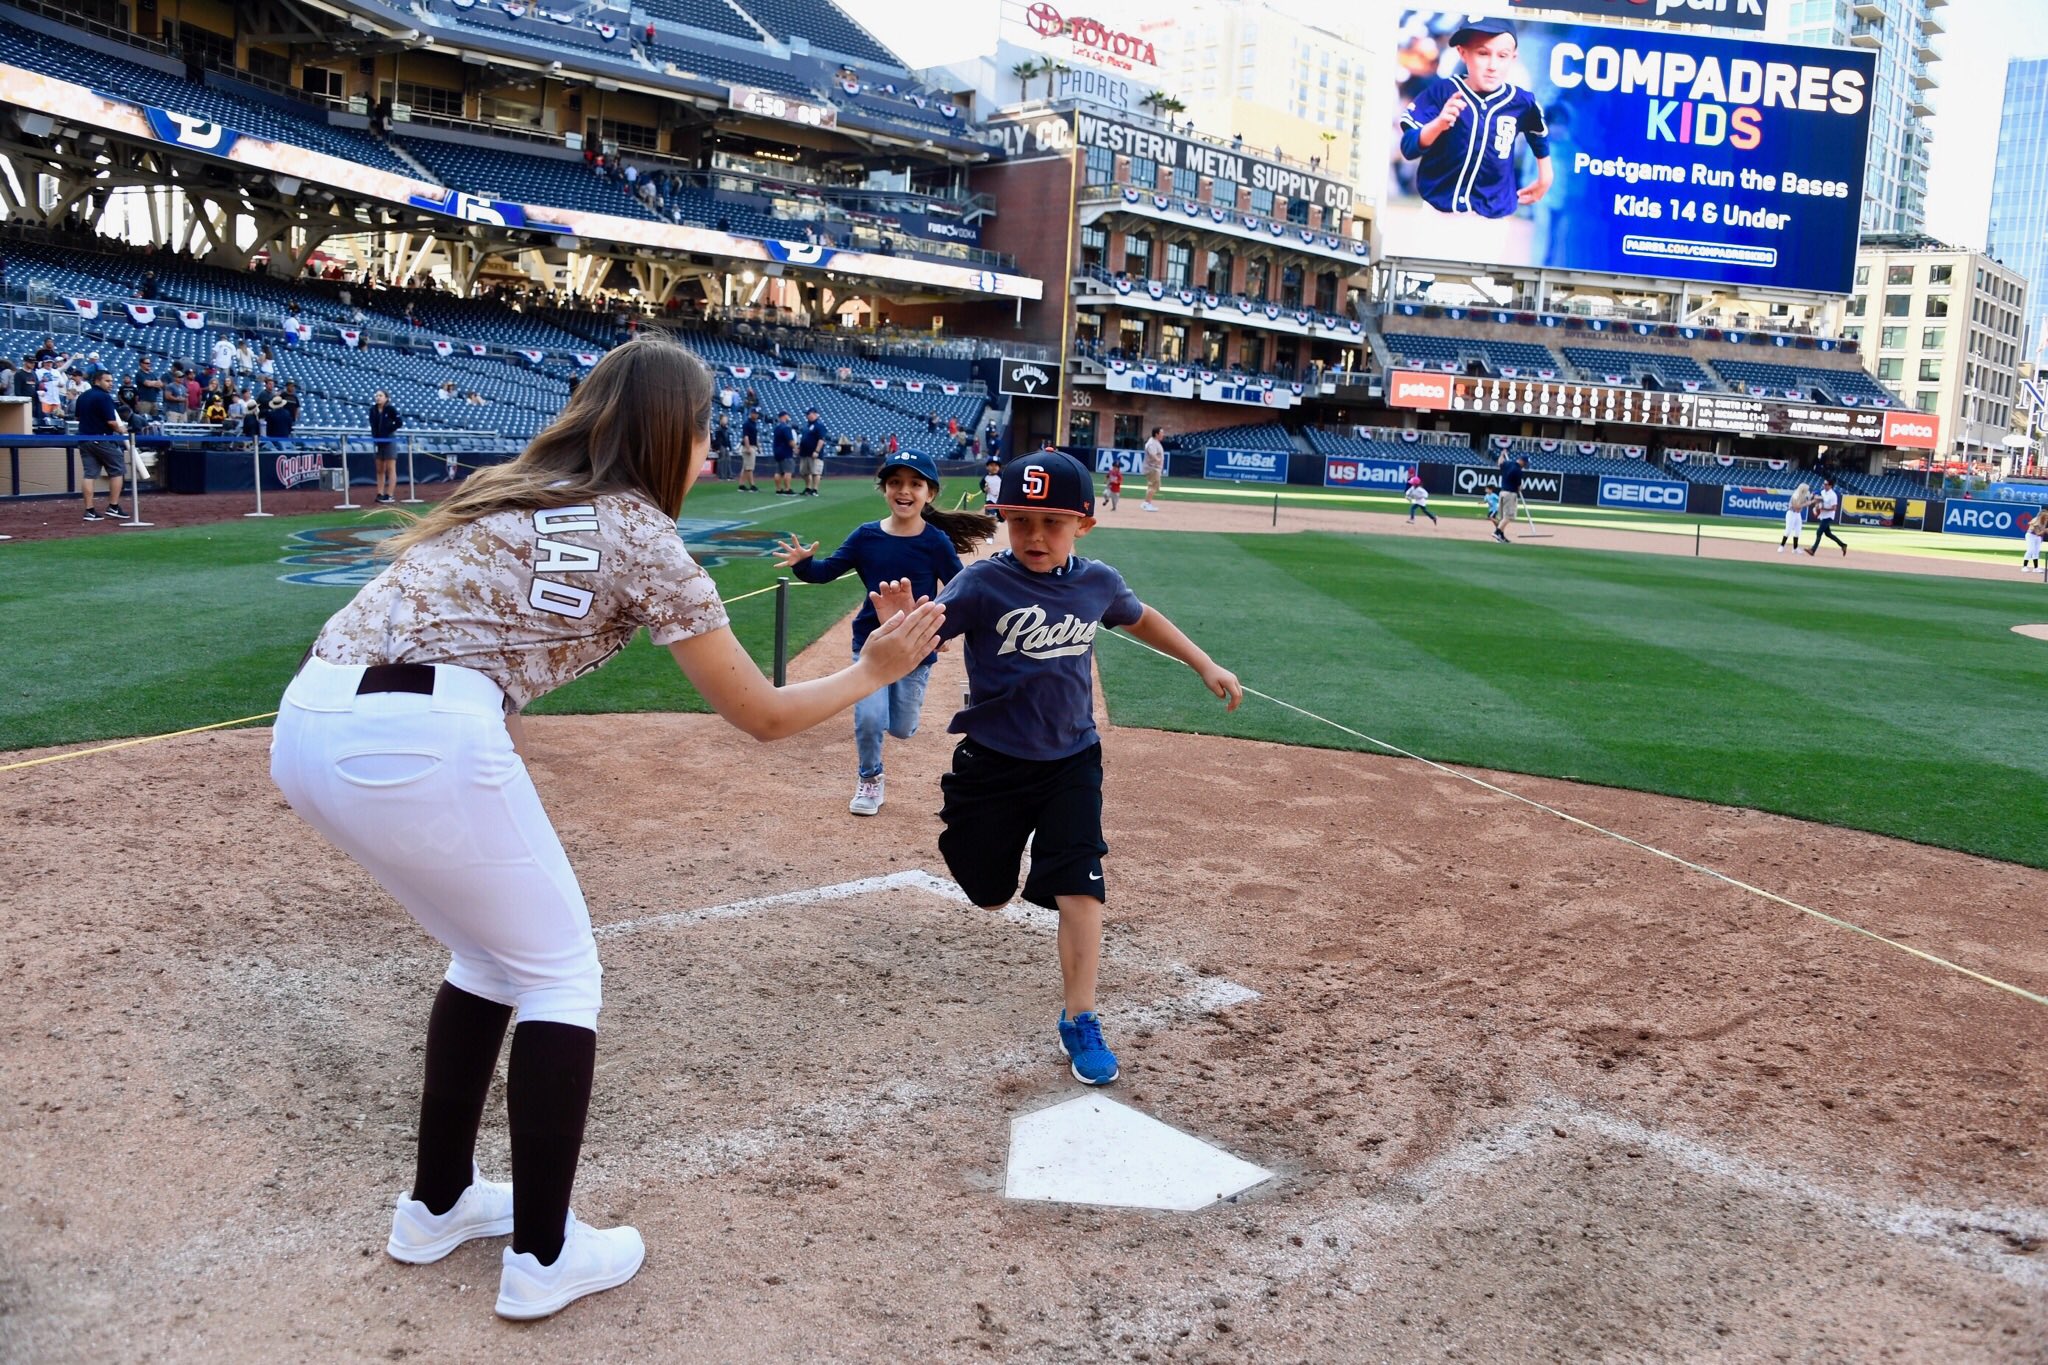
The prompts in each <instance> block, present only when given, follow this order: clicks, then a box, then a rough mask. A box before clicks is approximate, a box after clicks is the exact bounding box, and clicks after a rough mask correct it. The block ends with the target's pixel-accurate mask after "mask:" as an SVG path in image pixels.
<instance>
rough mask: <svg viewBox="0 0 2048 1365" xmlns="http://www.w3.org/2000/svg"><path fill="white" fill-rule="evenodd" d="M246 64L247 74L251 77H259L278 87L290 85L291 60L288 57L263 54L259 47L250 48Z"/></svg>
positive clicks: (269, 53)
mask: <svg viewBox="0 0 2048 1365" xmlns="http://www.w3.org/2000/svg"><path fill="white" fill-rule="evenodd" d="M248 62H249V74H250V75H252V76H261V77H262V78H263V79H264V80H266V81H273V82H275V83H276V84H278V85H290V84H291V83H292V59H291V58H289V57H283V56H279V55H278V54H277V53H275V52H265V51H264V50H263V49H262V48H260V47H252V48H250V49H249V56H248Z"/></svg>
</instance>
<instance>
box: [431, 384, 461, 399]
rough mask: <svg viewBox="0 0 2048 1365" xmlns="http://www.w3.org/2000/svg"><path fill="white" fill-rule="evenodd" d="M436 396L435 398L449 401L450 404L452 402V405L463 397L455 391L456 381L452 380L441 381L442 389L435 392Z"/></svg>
mask: <svg viewBox="0 0 2048 1365" xmlns="http://www.w3.org/2000/svg"><path fill="white" fill-rule="evenodd" d="M434 396H435V397H436V398H440V399H444V400H446V401H448V402H451V403H452V402H454V401H455V400H456V399H457V398H460V397H461V396H462V395H461V394H459V393H457V392H456V391H455V381H454V380H452V379H444V380H442V381H441V387H440V388H439V389H437V390H435V392H434Z"/></svg>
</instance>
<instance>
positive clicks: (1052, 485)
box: [995, 450, 1095, 517]
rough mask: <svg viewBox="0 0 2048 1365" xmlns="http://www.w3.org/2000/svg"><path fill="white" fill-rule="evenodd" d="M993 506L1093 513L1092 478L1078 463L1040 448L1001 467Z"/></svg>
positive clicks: (1017, 509) (1032, 510)
mask: <svg viewBox="0 0 2048 1365" xmlns="http://www.w3.org/2000/svg"><path fill="white" fill-rule="evenodd" d="M995 506H997V507H999V508H1003V509H1005V510H1013V509H1014V510H1015V511H1019V512H1069V513H1072V514H1073V515H1074V516H1077V517H1092V516H1094V515H1095V480H1094V479H1093V478H1092V477H1090V476H1089V473H1088V471H1087V470H1085V469H1083V468H1082V467H1081V462H1080V461H1079V460H1077V459H1075V458H1074V457H1073V456H1071V455H1067V454H1063V453H1062V452H1060V451H1057V450H1041V451H1039V452H1037V453H1036V454H1034V455H1027V456H1025V457H1024V458H1023V459H1021V460H1012V461H1010V462H1009V463H1008V464H1006V465H1004V466H1003V478H1002V482H1001V483H1000V484H998V485H997V486H996V500H995Z"/></svg>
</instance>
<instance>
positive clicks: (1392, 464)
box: [1323, 455, 1415, 493]
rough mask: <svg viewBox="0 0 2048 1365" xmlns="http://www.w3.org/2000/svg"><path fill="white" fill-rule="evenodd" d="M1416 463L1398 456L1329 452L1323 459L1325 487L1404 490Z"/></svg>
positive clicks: (1396, 491) (1395, 491)
mask: <svg viewBox="0 0 2048 1365" xmlns="http://www.w3.org/2000/svg"><path fill="white" fill-rule="evenodd" d="M1414 470H1415V466H1414V465H1412V464H1404V463H1402V462H1401V461H1399V460H1362V459H1358V458H1355V457H1353V456H1349V455H1331V456H1328V457H1326V458H1325V459H1324V460H1323V487H1325V488H1384V489H1387V490H1388V491H1389V492H1394V493H1403V492H1406V491H1407V489H1408V476H1409V474H1411V473H1413V472H1414Z"/></svg>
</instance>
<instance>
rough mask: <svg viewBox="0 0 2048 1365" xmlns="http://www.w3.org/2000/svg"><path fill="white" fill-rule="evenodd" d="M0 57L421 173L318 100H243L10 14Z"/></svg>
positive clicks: (266, 134)
mask: <svg viewBox="0 0 2048 1365" xmlns="http://www.w3.org/2000/svg"><path fill="white" fill-rule="evenodd" d="M0 62H6V63H9V64H12V65H14V66H19V67H24V68H26V69H28V70H30V71H37V72H41V73H42V74H43V75H46V76H55V77H57V78H58V79H60V80H67V81H73V82H76V83H77V84H80V85H84V86H88V87H90V88H91V89H93V90H95V91H97V92H99V93H101V94H104V95H108V96H111V97H112V98H114V99H118V100H127V101H131V102H134V103H139V104H152V105H156V106H157V107H159V108H163V109H169V110H173V111H175V112H178V113H184V114H197V115H201V116H203V117H205V118H210V119H212V120H214V121H215V122H216V123H219V124H221V125H223V126H225V127H229V128H233V129H235V130H236V131H238V132H243V133H248V134H251V135H253V136H255V137H261V138H268V139H269V140H271V141H273V142H284V143H290V144H292V145H293V146H298V147H308V148H311V149H312V150H314V151H317V152H325V153H327V154H328V155H330V156H337V157H340V158H342V159H343V160H346V161H353V162H357V163H360V164H361V165H365V166H374V167H376V168H378V169H380V170H386V171H393V172H396V173H397V174H399V175H405V176H410V175H412V173H413V172H412V168H411V167H410V166H407V165H406V164H405V163H404V162H403V161H400V160H399V159H398V158H397V157H395V156H393V155H392V154H391V152H390V150H389V149H388V148H386V147H384V146H383V145H382V144H380V143H378V142H377V141H375V140H374V139H373V138H371V137H370V136H369V135H367V134H365V133H359V132H356V131H355V130H353V129H348V128H335V127H332V126H330V125H329V124H328V123H327V121H326V120H325V119H324V118H322V117H321V115H320V113H319V111H318V110H316V109H314V108H313V107H312V106H310V105H308V106H306V109H305V112H304V113H303V114H299V113H295V112H289V111H287V110H285V109H282V108H280V107H278V106H277V105H273V104H271V103H268V102H264V101H258V100H253V99H242V98H240V97H238V96H234V95H229V94H226V93H224V92H222V91H219V90H216V89H214V88H212V87H211V86H205V85H198V84H195V83H193V82H191V81H188V80H186V79H184V78H183V77H182V76H173V75H170V74H168V73H166V72H163V71H160V70H158V69H157V68H156V67H154V66H145V65H143V64H142V63H140V62H131V61H128V60H127V59H125V58H122V57H115V56H112V55H110V54H108V53H104V52H100V51H97V50H95V49H92V48H88V47H83V46H80V45H79V44H77V43H69V42H65V41H63V40H62V39H59V38H52V37H49V36H47V35H45V34H41V33H37V32H34V31H33V30H30V29H26V28H23V27H21V26H20V25H19V24H13V23H8V22H6V21H5V20H0Z"/></svg>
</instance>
